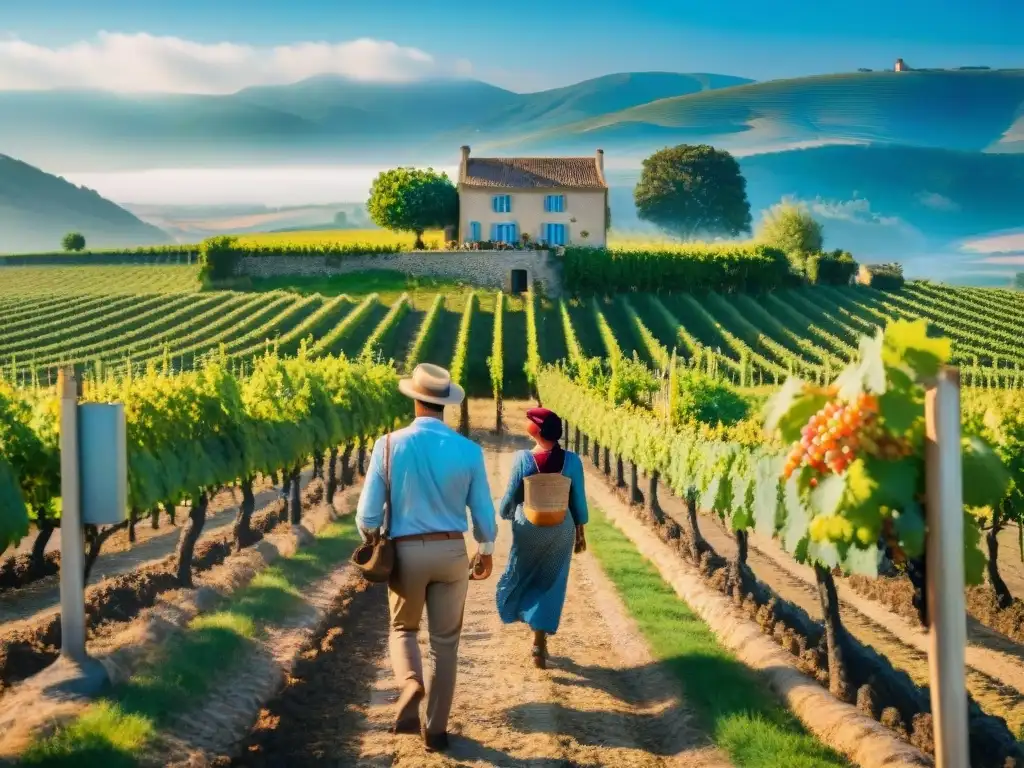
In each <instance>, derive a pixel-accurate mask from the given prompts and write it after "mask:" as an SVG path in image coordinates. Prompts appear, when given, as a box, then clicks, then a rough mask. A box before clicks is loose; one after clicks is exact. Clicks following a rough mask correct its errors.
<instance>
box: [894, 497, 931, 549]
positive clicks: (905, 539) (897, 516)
mask: <svg viewBox="0 0 1024 768" xmlns="http://www.w3.org/2000/svg"><path fill="white" fill-rule="evenodd" d="M893 526H894V527H895V529H896V539H897V541H898V542H899V545H900V548H901V549H902V550H903V551H904V552H906V554H907V557H909V558H915V557H920V556H921V554H922V553H923V552H924V533H925V526H924V510H923V509H921V506H920V505H919V504H908V505H907V506H906V507H904V508H903V509H902V510H895V511H894V512H893Z"/></svg>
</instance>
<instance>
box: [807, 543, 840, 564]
mask: <svg viewBox="0 0 1024 768" xmlns="http://www.w3.org/2000/svg"><path fill="white" fill-rule="evenodd" d="M807 560H809V561H810V562H812V563H817V564H818V565H823V566H825V567H826V568H835V567H836V566H837V565H839V564H840V561H841V560H842V558H841V557H840V555H839V549H838V547H837V546H836V545H835V544H834V543H833V542H831V541H808V542H807Z"/></svg>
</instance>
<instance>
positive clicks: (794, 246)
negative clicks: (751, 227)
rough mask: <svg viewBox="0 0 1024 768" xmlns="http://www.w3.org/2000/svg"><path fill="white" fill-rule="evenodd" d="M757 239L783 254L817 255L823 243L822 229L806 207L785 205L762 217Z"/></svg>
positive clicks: (778, 206) (782, 203)
mask: <svg viewBox="0 0 1024 768" xmlns="http://www.w3.org/2000/svg"><path fill="white" fill-rule="evenodd" d="M757 239H758V240H759V241H760V242H762V243H764V244H765V245H769V246H771V247H773V248H778V249H779V250H780V251H783V252H784V253H799V254H802V255H807V254H811V253H818V252H819V251H820V250H821V248H822V245H823V243H824V238H823V237H822V226H821V224H820V223H819V222H817V221H815V219H814V217H813V216H811V212H810V210H809V209H808V208H807V206H806V205H802V204H797V203H791V202H787V201H783V202H781V203H776V204H775V205H773V206H772V207H771V208H769V209H768V210H767V211H765V212H764V213H763V214H762V217H761V224H760V226H759V227H758V231H757Z"/></svg>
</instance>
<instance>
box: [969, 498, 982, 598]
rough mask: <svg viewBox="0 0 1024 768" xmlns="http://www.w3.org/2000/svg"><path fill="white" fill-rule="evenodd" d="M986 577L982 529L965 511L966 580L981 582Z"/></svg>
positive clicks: (974, 582)
mask: <svg viewBox="0 0 1024 768" xmlns="http://www.w3.org/2000/svg"><path fill="white" fill-rule="evenodd" d="M984 579H985V553H984V552H982V551H981V529H980V528H978V525H977V523H976V522H975V521H974V519H973V518H971V516H970V515H969V514H967V513H966V512H965V513H964V582H965V583H966V584H967V585H968V586H971V585H976V584H981V583H982V581H984Z"/></svg>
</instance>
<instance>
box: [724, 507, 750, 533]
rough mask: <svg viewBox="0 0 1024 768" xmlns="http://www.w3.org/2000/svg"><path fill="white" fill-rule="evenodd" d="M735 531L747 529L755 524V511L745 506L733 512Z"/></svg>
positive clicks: (732, 525)
mask: <svg viewBox="0 0 1024 768" xmlns="http://www.w3.org/2000/svg"><path fill="white" fill-rule="evenodd" d="M730 524H731V528H732V530H733V531H745V530H747V529H748V528H751V527H752V526H753V525H754V513H753V511H752V510H751V509H749V508H748V507H743V508H741V509H739V510H737V511H736V512H734V513H733V516H732V520H731V521H730Z"/></svg>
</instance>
